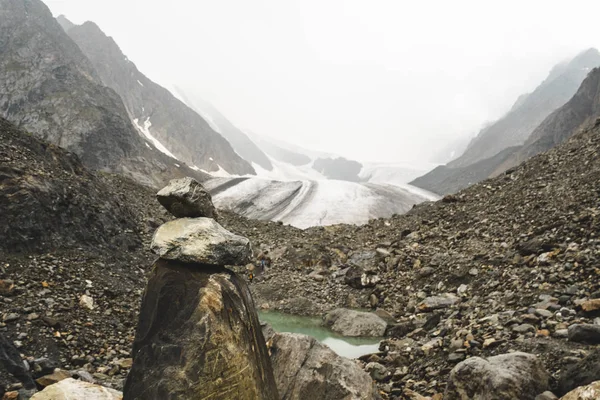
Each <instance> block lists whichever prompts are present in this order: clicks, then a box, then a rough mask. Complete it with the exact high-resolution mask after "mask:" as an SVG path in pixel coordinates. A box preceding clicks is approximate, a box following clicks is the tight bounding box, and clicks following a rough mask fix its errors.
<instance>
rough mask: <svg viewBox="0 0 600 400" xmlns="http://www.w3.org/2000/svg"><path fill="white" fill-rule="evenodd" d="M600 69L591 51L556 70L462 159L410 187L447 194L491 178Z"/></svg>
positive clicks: (595, 53)
mask: <svg viewBox="0 0 600 400" xmlns="http://www.w3.org/2000/svg"><path fill="white" fill-rule="evenodd" d="M598 65H600V53H599V52H598V51H597V50H596V49H589V50H586V51H585V52H582V53H581V54H579V55H578V56H577V57H575V58H574V59H573V60H571V61H570V62H569V63H566V64H559V65H557V66H555V67H554V68H553V69H552V70H551V71H550V74H549V76H548V78H546V80H545V81H544V82H542V83H541V84H540V85H539V86H538V87H537V88H536V89H535V90H534V91H533V92H532V93H529V94H525V95H522V96H520V97H519V98H518V99H517V101H516V102H515V104H514V105H513V107H512V108H511V110H510V111H509V112H508V113H507V114H506V115H505V116H504V117H502V118H501V119H500V120H498V121H496V122H495V123H493V124H491V125H489V126H487V127H486V128H484V129H483V130H481V132H479V134H478V135H477V136H476V137H475V138H474V139H473V140H472V141H471V142H470V143H469V146H468V147H467V149H466V150H465V152H464V153H463V154H462V155H461V156H460V157H458V158H457V159H455V160H453V161H451V162H449V163H448V164H447V165H446V166H445V168H438V169H435V170H433V171H431V172H429V173H427V174H425V175H423V176H422V177H420V178H418V179H416V180H414V181H412V182H411V184H414V185H415V186H418V187H422V188H423V189H426V190H429V191H432V192H434V193H439V194H447V193H454V192H456V191H458V190H460V189H463V188H465V187H467V186H468V185H469V184H473V183H475V182H479V181H481V180H483V179H485V178H487V177H489V176H490V175H489V174H486V172H488V171H495V170H496V169H497V168H498V167H499V166H500V165H503V164H504V163H505V162H506V161H507V160H508V159H509V158H510V154H509V152H508V150H507V149H509V148H512V147H515V146H521V145H523V144H524V143H525V141H526V140H527V139H528V138H529V137H530V135H531V134H532V132H533V131H534V130H535V129H536V128H537V127H538V126H539V125H540V124H541V123H542V122H543V121H544V119H546V117H548V116H549V115H550V114H551V113H552V112H553V111H555V110H557V109H558V108H559V107H561V106H563V105H564V104H565V103H566V102H567V101H568V100H569V99H570V98H571V97H572V96H573V95H574V94H575V93H576V92H577V90H578V88H579V87H580V85H581V83H582V82H583V80H584V79H585V77H586V76H587V75H588V73H589V72H590V70H592V69H593V68H595V67H597V66H598ZM546 149H547V148H546Z"/></svg>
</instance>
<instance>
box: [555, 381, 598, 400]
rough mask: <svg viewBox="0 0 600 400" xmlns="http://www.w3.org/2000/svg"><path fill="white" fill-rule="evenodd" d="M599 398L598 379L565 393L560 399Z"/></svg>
mask: <svg viewBox="0 0 600 400" xmlns="http://www.w3.org/2000/svg"><path fill="white" fill-rule="evenodd" d="M597 399H600V381H596V382H594V383H590V384H589V385H587V386H582V387H578V388H577V389H574V390H573V391H571V392H569V393H567V394H566V395H564V396H563V397H561V398H560V400H597Z"/></svg>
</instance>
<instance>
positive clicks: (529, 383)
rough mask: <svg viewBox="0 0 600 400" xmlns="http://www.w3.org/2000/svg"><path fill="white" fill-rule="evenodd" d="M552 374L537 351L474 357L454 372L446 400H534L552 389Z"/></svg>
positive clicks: (460, 364) (461, 364) (450, 379)
mask: <svg viewBox="0 0 600 400" xmlns="http://www.w3.org/2000/svg"><path fill="white" fill-rule="evenodd" d="M549 378H550V375H549V374H548V372H546V370H545V369H544V366H543V365H542V363H541V361H540V360H539V359H538V358H537V357H536V356H534V355H533V354H527V353H520V352H517V353H510V354H502V355H499V356H494V357H490V358H488V359H483V358H479V357H472V358H469V359H468V360H466V361H463V362H461V363H459V364H458V365H457V366H456V367H454V369H453V370H452V371H451V372H450V378H449V381H448V386H447V388H446V393H445V395H444V399H446V400H469V399H481V400H483V399H486V400H511V399H520V400H534V399H535V397H536V396H537V395H538V394H540V393H542V392H544V391H546V390H547V389H548V379H549Z"/></svg>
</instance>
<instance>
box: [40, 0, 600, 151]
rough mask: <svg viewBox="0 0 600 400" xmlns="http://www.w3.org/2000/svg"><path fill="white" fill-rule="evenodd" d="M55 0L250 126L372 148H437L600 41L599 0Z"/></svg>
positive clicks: (314, 141)
mask: <svg viewBox="0 0 600 400" xmlns="http://www.w3.org/2000/svg"><path fill="white" fill-rule="evenodd" d="M45 3H46V4H47V5H48V6H49V7H50V8H51V10H52V11H53V13H54V14H55V15H59V14H65V15H66V16H67V17H68V18H69V19H70V20H71V21H73V22H75V23H82V22H84V21H86V20H92V21H94V22H96V23H97V24H98V25H99V26H100V28H102V30H104V32H105V33H106V34H108V35H110V36H113V37H114V39H115V40H116V41H117V43H118V44H119V45H120V47H121V49H122V50H123V52H124V53H125V54H126V55H127V56H128V57H129V59H130V60H132V61H133V62H135V63H136V65H137V66H138V68H139V69H140V70H141V71H142V72H144V73H145V74H146V75H148V76H149V77H150V78H151V79H153V80H155V81H157V82H158V83H161V84H163V85H168V84H176V85H178V86H180V87H182V88H183V89H184V90H185V91H188V92H194V93H195V94H197V95H199V96H201V97H202V98H204V99H206V100H207V101H209V102H211V103H213V105H215V106H216V107H217V108H218V109H219V110H220V111H221V112H222V113H223V114H224V115H225V116H227V117H228V118H229V119H230V120H231V121H232V122H233V123H235V124H236V125H238V126H239V127H241V128H246V129H248V130H250V131H253V132H257V133H261V134H264V135H268V136H272V137H276V138H279V139H282V140H286V141H289V142H292V143H296V144H298V145H301V146H304V147H308V148H314V149H318V150H322V151H327V152H333V153H338V154H342V155H344V156H346V157H350V158H353V159H357V160H360V161H404V162H411V161H417V160H425V159H428V157H429V155H430V154H432V153H433V152H435V150H437V149H439V148H441V147H443V146H444V145H445V144H447V143H448V142H450V141H452V140H453V138H456V137H458V136H463V135H472V134H474V133H476V131H477V130H478V129H479V127H480V126H481V125H482V124H483V123H485V122H486V121H489V120H491V119H495V118H498V117H499V116H500V115H502V114H503V113H504V112H506V111H507V110H508V109H509V108H510V106H511V105H512V103H513V102H514V100H515V99H516V98H517V96H518V95H519V94H521V93H523V92H527V91H531V90H532V89H533V88H534V87H535V86H536V85H537V84H538V83H540V82H541V81H542V80H543V79H544V78H545V77H546V75H547V73H548V72H549V70H550V68H551V67H552V66H553V65H554V64H555V63H556V62H558V61H561V60H563V59H565V58H568V57H572V56H574V55H575V54H576V53H578V52H579V51H581V50H584V49H586V48H589V47H600V23H598V16H599V15H600V1H598V0H590V1H584V0H573V1H570V2H565V1H555V0H545V1H541V0H540V1H537V0H504V1H494V2H491V1H487V0H484V1H482V0H477V1H476V0H453V1H447V0H439V1H434V0H430V1H405V0H252V1H249V0H211V1H208V0H170V1H155V0H143V1H142V0H45Z"/></svg>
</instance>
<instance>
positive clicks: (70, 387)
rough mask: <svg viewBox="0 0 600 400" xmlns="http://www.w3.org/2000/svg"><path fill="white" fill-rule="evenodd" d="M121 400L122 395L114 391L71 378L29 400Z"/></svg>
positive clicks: (51, 386) (49, 387)
mask: <svg viewBox="0 0 600 400" xmlns="http://www.w3.org/2000/svg"><path fill="white" fill-rule="evenodd" d="M73 399H77V400H79V399H81V400H83V399H85V400H122V399H123V394H122V393H121V392H118V391H116V390H114V389H109V388H107V387H104V386H100V385H94V384H93V383H89V382H83V381H78V380H75V379H73V378H68V379H63V380H62V381H60V382H58V383H55V384H54V385H50V386H48V387H47V388H45V389H44V390H42V391H41V392H38V393H36V394H34V395H33V397H32V398H31V400H73Z"/></svg>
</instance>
